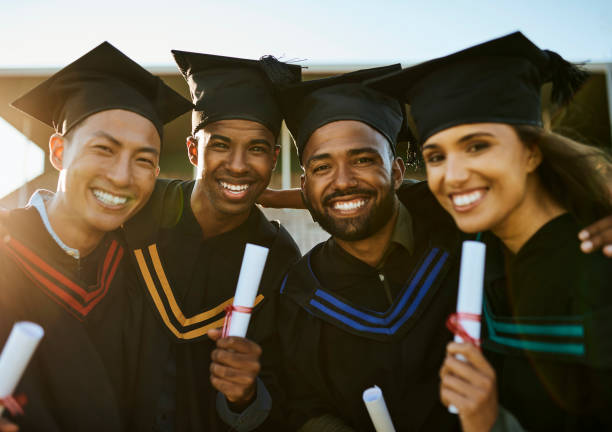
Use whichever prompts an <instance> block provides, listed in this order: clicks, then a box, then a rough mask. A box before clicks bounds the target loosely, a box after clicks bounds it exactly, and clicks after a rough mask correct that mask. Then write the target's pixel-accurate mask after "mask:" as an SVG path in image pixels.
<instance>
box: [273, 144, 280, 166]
mask: <svg viewBox="0 0 612 432" xmlns="http://www.w3.org/2000/svg"><path fill="white" fill-rule="evenodd" d="M280 149H281V146H279V145H278V144H276V145H275V146H274V154H273V155H272V158H273V165H272V171H274V170H275V169H276V163H277V162H278V155H279V154H280Z"/></svg>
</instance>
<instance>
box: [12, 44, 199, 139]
mask: <svg viewBox="0 0 612 432" xmlns="http://www.w3.org/2000/svg"><path fill="white" fill-rule="evenodd" d="M11 105H12V106H13V107H15V108H17V109H19V110H21V111H23V112H25V113H26V114H28V115H30V116H32V117H34V118H35V119H38V120H40V121H41V122H43V123H45V124H48V125H49V126H51V127H52V128H54V129H55V131H56V132H58V133H60V134H62V135H64V134H66V132H68V131H69V130H70V129H72V128H73V127H74V126H75V125H76V124H77V123H79V122H80V121H81V120H84V119H85V118H86V117H88V116H90V115H92V114H95V113H98V112H101V111H106V110H110V109H124V110H127V111H132V112H135V113H137V114H140V115H142V116H143V117H146V118H147V119H149V120H151V122H152V123H153V124H154V125H155V127H156V128H157V131H158V132H159V136H160V137H161V136H162V131H163V125H164V124H165V123H168V122H169V121H171V120H174V119H175V118H176V117H178V116H179V115H181V114H183V113H185V112H187V111H189V110H190V109H191V108H192V106H193V105H192V104H191V103H190V102H189V101H188V100H187V99H185V98H183V97H182V96H181V95H179V94H178V93H176V92H175V91H174V90H172V89H171V88H170V87H168V86H167V85H166V84H164V83H163V81H162V80H161V79H160V78H159V77H156V76H155V75H153V74H151V73H150V72H149V71H147V70H145V69H144V68H142V67H141V66H140V65H138V64H137V63H135V62H134V61H132V60H131V59H130V58H129V57H127V56H126V55H125V54H123V53H122V52H121V51H119V50H118V49H117V48H115V47H114V46H112V45H111V44H110V43H108V42H104V43H102V44H100V45H99V46H97V47H96V48H94V49H93V50H91V51H89V52H88V53H87V54H85V55H84V56H83V57H81V58H79V59H78V60H76V61H74V62H72V63H70V64H69V65H68V66H66V67H65V68H63V69H62V70H60V71H59V72H57V73H56V74H54V75H53V76H51V77H50V78H49V79H47V80H46V81H44V82H43V83H41V84H39V85H38V86H36V87H35V88H33V89H32V90H30V91H29V92H28V93H26V94H25V95H23V96H21V97H20V98H19V99H17V100H16V101H14V102H13V103H12V104H11Z"/></svg>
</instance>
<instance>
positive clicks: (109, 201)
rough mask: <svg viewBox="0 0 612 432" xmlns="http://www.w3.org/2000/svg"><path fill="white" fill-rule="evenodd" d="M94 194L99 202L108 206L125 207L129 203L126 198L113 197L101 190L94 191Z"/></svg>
mask: <svg viewBox="0 0 612 432" xmlns="http://www.w3.org/2000/svg"><path fill="white" fill-rule="evenodd" d="M93 194H94V195H95V196H96V198H97V199H98V200H99V201H101V202H102V203H104V204H106V205H111V206H117V205H123V204H125V203H126V202H127V198H126V197H122V196H117V195H113V194H110V193H108V192H104V191H101V190H99V189H94V191H93Z"/></svg>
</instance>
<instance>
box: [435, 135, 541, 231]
mask: <svg viewBox="0 0 612 432" xmlns="http://www.w3.org/2000/svg"><path fill="white" fill-rule="evenodd" d="M423 159H424V160H425V165H426V167H427V180H428V183H429V188H430V189H431V191H432V192H433V193H434V195H435V196H436V198H437V199H438V201H439V202H440V204H441V205H442V206H443V207H444V208H445V209H446V211H448V212H449V213H450V214H451V216H452V217H453V218H454V219H455V222H456V223H457V225H458V227H459V229H461V230H462V231H464V232H469V233H474V232H480V231H486V230H492V231H493V232H496V231H500V230H502V229H505V228H507V225H508V224H517V223H520V222H521V221H520V220H516V219H517V218H516V217H513V216H517V215H520V214H525V213H528V212H525V211H524V210H525V209H526V206H528V205H530V203H533V202H536V200H534V199H533V197H531V196H530V195H529V193H528V191H530V190H533V188H532V187H531V186H532V185H533V184H534V182H535V181H537V179H536V177H535V176H536V174H535V170H536V168H537V166H538V164H539V163H540V161H541V155H540V152H539V150H538V149H537V148H533V149H530V148H528V147H527V146H525V145H524V144H523V143H522V142H521V141H520V139H519V137H518V136H517V134H516V132H515V131H514V129H513V128H512V127H511V126H508V125H506V124H502V123H476V124H465V125H460V126H455V127H451V128H449V129H445V130H443V131H441V132H438V133H436V134H434V135H432V136H431V137H430V138H429V139H427V141H426V142H425V143H424V145H423Z"/></svg>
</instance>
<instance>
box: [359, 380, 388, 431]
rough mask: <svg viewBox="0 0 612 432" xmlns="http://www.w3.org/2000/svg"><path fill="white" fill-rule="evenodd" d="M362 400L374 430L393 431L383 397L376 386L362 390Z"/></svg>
mask: <svg viewBox="0 0 612 432" xmlns="http://www.w3.org/2000/svg"><path fill="white" fill-rule="evenodd" d="M363 402H364V403H365V406H366V408H367V410H368V413H369V414H370V418H371V419H372V423H373V424H374V429H376V432H395V427H394V426H393V422H392V421H391V416H390V415H389V410H388V409H387V404H386V403H385V398H384V397H383V394H382V390H381V389H380V388H379V387H378V386H374V387H370V388H369V389H366V390H365V391H364V392H363Z"/></svg>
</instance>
